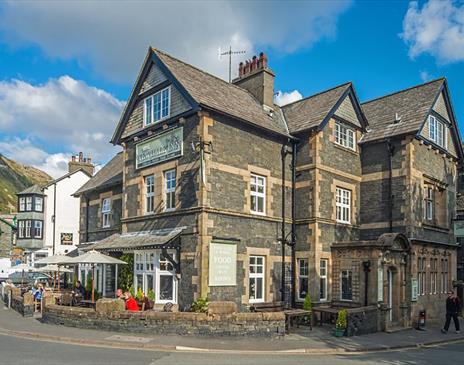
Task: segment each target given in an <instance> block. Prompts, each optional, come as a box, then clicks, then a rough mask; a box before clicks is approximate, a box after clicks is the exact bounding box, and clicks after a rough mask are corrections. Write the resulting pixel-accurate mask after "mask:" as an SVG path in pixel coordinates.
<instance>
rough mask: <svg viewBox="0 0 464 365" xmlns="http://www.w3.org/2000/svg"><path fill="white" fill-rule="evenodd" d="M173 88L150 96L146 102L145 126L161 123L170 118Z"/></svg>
mask: <svg viewBox="0 0 464 365" xmlns="http://www.w3.org/2000/svg"><path fill="white" fill-rule="evenodd" d="M170 99H171V87H170V86H168V87H167V88H165V89H163V90H160V91H158V92H157V93H155V94H153V95H150V96H149V97H147V98H146V99H145V101H144V112H143V120H144V125H145V126H147V125H150V124H152V123H156V122H159V121H160V120H163V119H166V118H168V117H169V113H170V110H169V109H170V108H169V104H170Z"/></svg>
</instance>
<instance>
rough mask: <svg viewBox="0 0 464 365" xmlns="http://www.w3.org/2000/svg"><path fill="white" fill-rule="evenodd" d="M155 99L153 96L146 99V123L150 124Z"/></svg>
mask: <svg viewBox="0 0 464 365" xmlns="http://www.w3.org/2000/svg"><path fill="white" fill-rule="evenodd" d="M152 103H153V100H152V98H151V97H149V98H147V99H145V124H150V123H151V122H152V121H153V120H152V112H153V109H152V108H153V105H152Z"/></svg>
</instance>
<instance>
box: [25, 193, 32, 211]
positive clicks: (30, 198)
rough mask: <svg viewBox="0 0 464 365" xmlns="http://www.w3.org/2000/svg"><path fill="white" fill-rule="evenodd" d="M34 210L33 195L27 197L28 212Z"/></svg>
mask: <svg viewBox="0 0 464 365" xmlns="http://www.w3.org/2000/svg"><path fill="white" fill-rule="evenodd" d="M31 211H32V196H27V197H26V212H31Z"/></svg>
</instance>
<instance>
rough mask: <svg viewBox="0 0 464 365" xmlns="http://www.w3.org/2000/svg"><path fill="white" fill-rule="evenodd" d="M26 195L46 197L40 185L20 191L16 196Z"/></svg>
mask: <svg viewBox="0 0 464 365" xmlns="http://www.w3.org/2000/svg"><path fill="white" fill-rule="evenodd" d="M26 194H38V195H44V193H43V191H42V188H41V187H40V186H39V185H32V186H30V187H28V188H27V189H24V190H23V191H20V192H19V193H17V194H16V195H26Z"/></svg>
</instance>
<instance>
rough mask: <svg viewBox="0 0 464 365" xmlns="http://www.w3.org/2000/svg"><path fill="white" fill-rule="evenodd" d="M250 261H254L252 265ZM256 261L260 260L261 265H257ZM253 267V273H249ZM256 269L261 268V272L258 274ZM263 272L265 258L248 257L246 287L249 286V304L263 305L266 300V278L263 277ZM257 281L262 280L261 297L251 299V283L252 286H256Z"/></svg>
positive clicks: (264, 269) (257, 256)
mask: <svg viewBox="0 0 464 365" xmlns="http://www.w3.org/2000/svg"><path fill="white" fill-rule="evenodd" d="M252 259H254V262H255V263H254V264H252V263H251V261H252ZM258 260H262V263H261V264H258ZM252 266H253V267H254V268H255V270H254V271H255V272H253V273H252V272H251V267H252ZM258 267H261V268H262V270H261V272H260V273H259V272H258ZM265 272H266V257H265V256H259V255H250V257H249V259H248V275H249V278H248V285H249V288H248V301H249V302H250V303H264V302H265V300H266V289H265V287H266V279H265V278H266V276H265ZM258 280H262V285H261V293H260V294H261V297H260V298H252V297H251V285H252V284H251V282H252V281H254V285H255V286H256V282H257V281H258ZM257 294H258V293H257Z"/></svg>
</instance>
